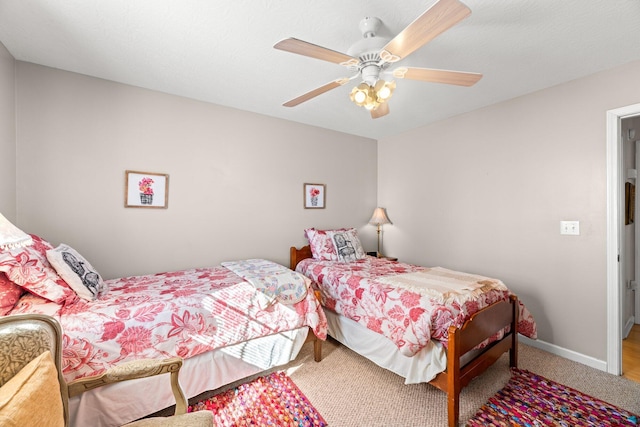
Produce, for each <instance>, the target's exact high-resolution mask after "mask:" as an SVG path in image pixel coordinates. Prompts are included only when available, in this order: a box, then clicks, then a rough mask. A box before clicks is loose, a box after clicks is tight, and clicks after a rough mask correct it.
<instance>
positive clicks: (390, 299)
mask: <svg viewBox="0 0 640 427" xmlns="http://www.w3.org/2000/svg"><path fill="white" fill-rule="evenodd" d="M296 270H297V271H299V272H301V273H303V274H304V275H305V276H307V277H309V278H310V279H311V280H313V281H314V282H315V283H316V284H317V286H318V287H319V288H320V291H321V294H322V300H323V305H324V306H326V307H327V308H329V309H331V310H333V311H335V312H336V313H338V314H341V315H343V316H345V317H348V318H350V319H352V320H355V321H357V322H358V323H360V324H362V325H364V326H366V327H367V328H369V329H371V330H372V331H375V332H378V333H380V334H382V335H384V336H386V337H387V338H389V339H390V340H391V341H393V342H394V343H395V344H396V345H397V346H398V349H399V350H400V352H401V353H402V354H404V355H406V356H413V355H415V354H416V353H417V352H418V351H420V350H421V349H422V348H423V347H424V346H425V345H426V344H427V343H428V342H429V340H431V339H437V340H438V341H440V342H442V343H443V344H444V345H445V346H446V345H447V340H448V329H449V326H451V325H454V326H456V327H460V326H462V325H463V324H464V322H465V321H466V320H467V319H468V318H469V317H470V316H471V315H473V314H474V313H476V312H477V311H479V310H481V309H483V308H484V307H487V306H488V305H490V304H493V303H495V302H497V301H500V300H506V299H508V298H509V295H510V291H509V290H508V289H507V287H506V286H505V285H504V284H503V283H502V282H501V281H499V280H496V279H491V278H485V277H481V276H474V277H475V278H477V279H476V281H477V282H478V283H480V286H473V287H470V288H469V289H468V291H467V292H465V291H464V289H462V288H463V286H458V287H457V288H456V290H455V291H454V292H452V291H451V289H450V288H449V287H448V286H445V288H447V289H446V290H444V291H438V292H435V291H433V290H427V289H421V285H420V284H415V285H412V286H409V285H403V284H402V283H394V281H395V282H402V280H401V279H402V278H405V277H408V276H417V275H418V273H428V274H431V276H434V273H437V274H443V273H442V272H443V271H444V272H445V273H446V274H447V275H450V276H457V277H458V278H459V277H461V276H467V277H468V276H471V275H469V274H467V273H460V272H454V271H451V270H445V269H438V268H436V269H430V268H426V267H420V266H415V265H411V264H404V263H399V262H393V261H389V260H386V259H382V258H374V257H370V256H368V257H366V258H365V259H362V260H358V261H355V262H348V263H347V262H339V261H321V260H316V259H313V258H308V259H305V260H303V261H301V262H300V263H299V264H298V266H297V267H296ZM431 270H433V271H431ZM436 270H438V271H436ZM394 276H395V278H396V280H394ZM430 280H431V279H430ZM465 280H466V279H465ZM427 281H428V280H426V281H425V282H427ZM449 281H450V282H451V280H449ZM407 283H408V282H407ZM412 283H415V282H412ZM519 320H520V321H519V324H518V332H520V333H521V334H523V335H525V336H528V337H530V338H536V336H537V329H536V323H535V321H534V319H533V317H532V316H531V313H529V311H528V310H527V309H526V308H525V306H524V305H523V304H522V303H521V302H520V317H519Z"/></svg>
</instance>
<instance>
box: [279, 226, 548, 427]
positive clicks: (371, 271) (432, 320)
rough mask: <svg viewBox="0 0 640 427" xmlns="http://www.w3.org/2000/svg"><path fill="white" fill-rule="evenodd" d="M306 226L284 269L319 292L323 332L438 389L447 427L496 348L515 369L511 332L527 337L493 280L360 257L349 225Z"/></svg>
mask: <svg viewBox="0 0 640 427" xmlns="http://www.w3.org/2000/svg"><path fill="white" fill-rule="evenodd" d="M305 232H306V235H307V239H308V240H309V242H310V245H308V246H304V247H302V248H300V249H298V248H296V247H291V249H290V266H289V267H290V268H291V269H292V270H296V271H298V272H301V273H303V274H304V275H305V276H307V277H309V278H311V279H312V280H313V282H314V285H315V286H317V288H318V289H319V293H320V296H321V302H322V305H323V306H324V307H325V314H326V316H327V321H328V330H329V335H331V336H332V337H333V338H335V339H336V340H338V341H339V342H341V343H342V344H344V345H346V346H347V347H349V348H351V349H352V350H354V351H355V352H356V353H359V354H361V355H362V356H364V357H366V358H368V359H370V360H371V361H373V362H374V363H376V364H378V365H379V366H382V367H383V368H386V369H389V370H391V371H393V372H395V373H396V374H398V375H401V376H402V377H404V378H405V382H406V383H407V384H411V383H421V382H427V383H430V384H432V385H434V386H435V387H437V388H439V389H441V390H443V391H444V392H446V393H447V402H448V403H447V404H448V424H449V426H457V425H458V421H459V397H460V392H461V390H462V388H463V387H464V386H466V385H467V384H468V383H469V382H470V381H471V380H472V379H473V378H475V377H476V376H478V375H480V374H481V373H482V372H484V371H485V370H486V369H487V368H488V367H489V366H491V365H492V364H493V363H494V362H495V361H496V360H498V359H499V358H500V357H501V356H502V354H503V353H505V352H508V353H509V363H510V366H512V367H515V366H517V363H518V333H521V334H524V335H526V336H528V337H530V338H535V337H536V324H535V321H534V319H533V317H532V316H531V314H530V313H529V312H528V311H527V309H526V308H525V307H524V305H522V304H521V303H520V302H519V301H518V299H517V297H516V296H515V295H514V294H513V293H512V292H511V291H509V289H507V287H506V286H505V285H504V284H503V283H502V282H501V281H499V280H496V279H492V278H488V277H482V276H478V275H474V274H469V273H463V272H458V271H452V270H447V269H444V268H439V267H436V268H426V267H420V266H415V265H410V264H404V263H401V262H395V261H391V260H388V259H385V258H376V257H371V256H367V255H365V254H364V251H363V250H362V248H361V244H360V242H359V240H358V238H357V235H356V232H355V230H354V229H337V230H315V229H307V230H305ZM345 242H346V243H345ZM340 248H343V249H344V248H346V249H344V250H342V251H341V250H340Z"/></svg>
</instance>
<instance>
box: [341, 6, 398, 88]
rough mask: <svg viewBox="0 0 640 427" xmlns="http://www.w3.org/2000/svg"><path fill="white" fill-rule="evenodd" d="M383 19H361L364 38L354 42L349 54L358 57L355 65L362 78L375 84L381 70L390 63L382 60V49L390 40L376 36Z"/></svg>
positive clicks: (370, 83)
mask: <svg viewBox="0 0 640 427" xmlns="http://www.w3.org/2000/svg"><path fill="white" fill-rule="evenodd" d="M381 25H382V21H381V20H380V19H379V18H375V17H366V18H364V19H363V20H362V21H360V26H359V28H360V31H361V32H362V36H363V38H362V39H360V40H359V41H357V42H356V43H354V44H353V45H352V46H351V47H350V48H349V50H348V51H347V54H348V55H349V56H353V57H354V58H358V61H359V62H358V65H357V66H355V67H354V69H355V70H357V71H358V72H360V74H361V75H362V80H363V81H364V82H366V83H368V84H369V85H371V86H373V85H374V84H375V83H376V81H377V80H378V79H379V77H380V71H381V70H382V69H383V68H386V67H385V65H386V66H388V64H385V63H383V62H382V61H381V58H380V51H381V50H382V48H383V47H384V46H385V45H386V44H387V43H388V42H389V40H388V39H386V38H383V37H378V36H376V32H377V31H378V29H380V26H381Z"/></svg>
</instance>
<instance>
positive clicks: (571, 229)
mask: <svg viewBox="0 0 640 427" xmlns="http://www.w3.org/2000/svg"><path fill="white" fill-rule="evenodd" d="M560 234H566V235H569V236H578V235H580V221H560Z"/></svg>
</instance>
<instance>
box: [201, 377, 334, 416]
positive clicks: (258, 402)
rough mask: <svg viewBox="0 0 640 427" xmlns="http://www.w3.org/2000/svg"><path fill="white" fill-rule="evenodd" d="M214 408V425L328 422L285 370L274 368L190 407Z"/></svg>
mask: <svg viewBox="0 0 640 427" xmlns="http://www.w3.org/2000/svg"><path fill="white" fill-rule="evenodd" d="M202 410H209V411H212V412H213V419H214V422H213V424H214V425H215V426H225V427H231V426H270V427H276V426H277V427H280V426H282V427H288V426H291V427H293V426H296V427H308V426H309V427H310V426H313V427H316V426H318V427H324V426H327V422H326V421H325V420H324V418H322V416H321V415H320V414H319V413H318V411H316V409H315V408H314V407H313V405H312V404H311V402H309V399H307V397H306V396H305V395H304V394H303V393H302V392H301V391H300V389H299V388H298V387H297V386H296V385H295V384H294V382H293V380H291V378H289V376H288V375H287V374H285V373H284V372H274V373H272V374H270V375H267V376H264V377H258V378H256V379H255V380H253V381H251V382H248V383H246V384H242V385H241V386H238V387H236V388H234V389H230V390H227V391H226V392H223V393H220V394H218V395H215V396H213V397H211V398H209V399H207V400H203V401H201V402H198V403H196V404H195V405H193V406H190V407H189V412H192V411H202Z"/></svg>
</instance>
